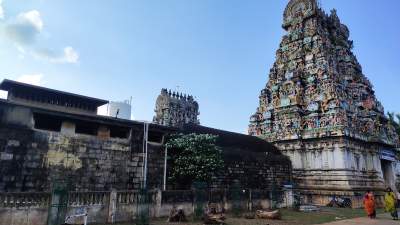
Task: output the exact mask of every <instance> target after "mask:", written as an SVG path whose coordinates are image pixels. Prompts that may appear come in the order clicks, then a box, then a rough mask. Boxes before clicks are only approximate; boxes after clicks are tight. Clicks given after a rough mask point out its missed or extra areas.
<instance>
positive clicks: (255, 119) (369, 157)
mask: <svg viewBox="0 0 400 225" xmlns="http://www.w3.org/2000/svg"><path fill="white" fill-rule="evenodd" d="M283 28H284V29H285V30H286V31H287V33H286V34H285V35H284V36H283V38H282V41H281V43H280V46H279V49H278V50H277V51H276V61H275V63H274V64H273V66H272V69H271V70H270V73H269V81H268V83H267V85H266V86H265V88H264V89H263V90H262V91H261V95H260V98H259V99H260V103H259V104H260V105H259V107H258V108H257V112H256V113H255V114H254V115H253V116H251V119H250V125H249V134H250V135H254V136H258V137H260V138H262V139H264V140H267V141H269V142H271V143H273V144H275V145H276V146H277V147H278V148H279V149H280V150H281V151H282V152H283V153H284V154H285V155H287V156H289V157H290V158H291V160H292V164H293V168H294V172H293V173H294V180H295V184H296V187H297V188H298V190H299V191H300V192H301V193H302V195H303V196H305V199H307V201H308V203H314V204H321V205H324V204H326V203H328V201H329V200H330V199H331V197H332V196H349V197H350V198H353V197H354V196H360V194H362V193H363V192H364V191H366V190H373V191H375V192H376V193H377V195H378V196H379V195H380V191H382V190H383V189H384V188H385V187H388V186H390V187H392V188H393V189H395V188H396V186H397V185H396V184H397V170H396V166H397V162H398V159H397V157H396V146H398V144H399V137H398V135H397V134H396V132H395V130H394V128H393V126H392V125H391V124H390V122H389V120H388V118H387V117H386V116H385V113H384V108H383V106H382V104H381V103H380V102H379V101H378V100H377V98H376V97H375V94H374V90H373V86H372V84H371V83H370V81H369V80H368V79H367V77H366V76H365V75H364V74H363V71H362V68H361V65H360V64H359V63H358V61H357V58H356V56H355V55H354V54H353V53H352V48H353V41H351V40H349V29H348V28H347V26H346V25H344V24H342V23H341V21H340V19H339V18H338V16H337V14H336V10H332V11H331V13H330V15H328V14H326V13H325V12H324V11H323V10H322V9H321V8H320V6H319V5H318V3H317V1H316V0H291V1H290V2H289V3H288V5H287V7H286V9H285V12H284V21H283ZM353 199H356V198H353Z"/></svg>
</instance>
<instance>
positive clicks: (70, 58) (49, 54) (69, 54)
mask: <svg viewBox="0 0 400 225" xmlns="http://www.w3.org/2000/svg"><path fill="white" fill-rule="evenodd" d="M33 55H34V56H35V57H37V58H42V59H47V60H49V61H50V62H52V63H78V62H79V53H78V52H77V51H76V50H75V49H73V48H72V47H69V46H68V47H65V48H64V50H63V51H62V52H57V51H54V50H52V49H47V48H42V49H36V50H35V51H34V52H33Z"/></svg>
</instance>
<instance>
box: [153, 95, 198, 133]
mask: <svg viewBox="0 0 400 225" xmlns="http://www.w3.org/2000/svg"><path fill="white" fill-rule="evenodd" d="M155 113H156V115H155V116H154V118H153V122H155V123H157V124H160V125H164V126H175V127H180V126H182V125H184V124H188V123H193V124H200V121H199V119H198V116H199V114H200V113H199V104H198V103H197V101H195V100H194V98H193V96H190V95H186V94H185V95H184V94H182V93H177V92H172V91H171V90H167V89H162V90H161V94H160V95H159V96H158V98H157V101H156V109H155Z"/></svg>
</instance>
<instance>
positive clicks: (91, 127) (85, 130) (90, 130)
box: [75, 121, 99, 135]
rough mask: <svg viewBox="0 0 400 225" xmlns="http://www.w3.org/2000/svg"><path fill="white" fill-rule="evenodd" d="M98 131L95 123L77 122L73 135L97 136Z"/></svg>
mask: <svg viewBox="0 0 400 225" xmlns="http://www.w3.org/2000/svg"><path fill="white" fill-rule="evenodd" d="M98 129H99V125H98V124H96V123H91V122H85V121H79V122H76V127H75V133H77V134H88V135H97V130H98Z"/></svg>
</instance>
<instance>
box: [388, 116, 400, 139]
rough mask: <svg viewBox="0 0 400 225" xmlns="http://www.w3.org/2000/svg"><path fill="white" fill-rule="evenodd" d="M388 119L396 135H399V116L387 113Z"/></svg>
mask: <svg viewBox="0 0 400 225" xmlns="http://www.w3.org/2000/svg"><path fill="white" fill-rule="evenodd" d="M388 117H389V121H390V123H391V124H392V125H393V126H394V128H395V129H396V132H397V134H398V135H400V114H395V113H393V112H388Z"/></svg>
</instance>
